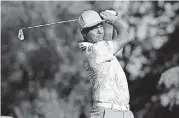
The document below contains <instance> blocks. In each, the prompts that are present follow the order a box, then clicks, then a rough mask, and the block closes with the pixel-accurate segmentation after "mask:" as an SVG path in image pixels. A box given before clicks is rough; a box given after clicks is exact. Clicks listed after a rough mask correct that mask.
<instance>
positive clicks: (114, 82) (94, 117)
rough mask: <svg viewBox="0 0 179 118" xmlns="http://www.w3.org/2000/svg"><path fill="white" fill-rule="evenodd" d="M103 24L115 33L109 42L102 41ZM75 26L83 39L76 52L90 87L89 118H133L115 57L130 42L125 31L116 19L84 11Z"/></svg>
mask: <svg viewBox="0 0 179 118" xmlns="http://www.w3.org/2000/svg"><path fill="white" fill-rule="evenodd" d="M104 21H105V22H106V23H108V24H111V25H113V27H114V28H115V30H116V31H117V36H115V37H114V38H113V39H111V40H110V41H105V40H104V27H103V23H104ZM78 23H79V27H80V30H81V34H82V36H83V38H84V41H83V42H80V43H79V48H80V49H81V53H82V58H83V63H84V65H85V67H86V69H87V71H88V72H89V79H90V80H91V81H92V85H93V86H92V101H93V103H92V110H91V113H90V118H133V117H134V116H133V113H132V112H131V111H130V108H129V90H128V83H127V79H126V75H125V73H124V71H123V69H122V67H121V65H120V63H119V61H118V60H117V58H116V57H115V54H116V53H117V52H118V51H120V50H121V49H122V48H123V47H124V46H125V45H126V44H128V42H129V41H130V40H129V34H128V32H127V29H126V28H125V26H124V25H123V24H122V23H121V20H120V18H118V17H117V16H115V15H113V14H111V13H109V12H105V11H104V12H101V13H100V14H98V13H97V12H96V11H93V10H87V11H84V12H83V13H82V14H81V15H80V17H79V19H78Z"/></svg>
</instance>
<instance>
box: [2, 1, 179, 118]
mask: <svg viewBox="0 0 179 118" xmlns="http://www.w3.org/2000/svg"><path fill="white" fill-rule="evenodd" d="M87 9H93V10H96V11H98V12H99V11H101V10H105V9H114V10H116V11H117V12H118V13H119V16H120V17H121V18H122V19H123V20H124V21H125V23H126V26H127V27H128V30H129V33H130V39H131V40H132V41H131V42H130V44H128V45H127V46H126V47H125V48H124V54H123V57H122V58H121V57H118V59H119V60H120V62H121V64H122V66H123V68H124V70H125V72H126V75H127V78H128V82H129V89H130V93H131V102H130V105H131V109H132V111H133V112H134V115H135V117H136V118H143V117H145V118H169V117H170V118H174V117H175V116H176V114H178V113H177V109H178V102H172V100H173V99H175V100H178V96H177V95H173V98H172V99H167V98H168V97H167V96H168V94H169V91H175V92H171V94H173V93H174V94H175V93H178V84H179V83H177V86H174V87H169V88H168V87H167V86H166V85H167V83H168V81H167V80H165V81H164V80H163V79H161V81H162V82H163V83H165V84H164V88H162V87H161V86H163V85H161V83H159V84H158V81H159V80H160V76H161V74H162V73H163V72H164V71H166V70H167V69H169V68H171V67H175V66H177V65H178V64H179V54H178V52H179V46H178V45H179V41H178V37H179V25H178V24H179V16H178V14H179V2H178V1H175V2H166V1H153V2H148V1H145V2H144V1H143V2H142V1H141V2H139V1H131V2H129V1H128V2H124V1H103V2H102V1H64V2H63V1H51V2H50V1H45V2H43V1H14V2H13V1H2V2H1V78H2V79H1V100H2V101H1V114H2V115H11V116H14V117H15V118H51V117H53V118H86V117H87V116H88V115H89V112H90V108H91V97H90V95H91V90H90V87H91V86H90V82H89V81H88V80H87V73H86V71H85V68H84V67H83V65H82V64H81V63H80V61H79V60H80V56H79V51H78V48H77V43H78V42H79V41H82V36H81V35H80V32H79V30H78V25H77V24H76V23H66V24H59V25H54V26H49V27H41V28H35V29H29V30H24V34H25V40H24V41H20V40H18V39H17V33H18V30H19V29H20V28H22V27H28V26H33V25H39V24H45V23H51V22H57V21H62V20H70V19H76V18H78V16H79V15H80V13H81V12H82V11H83V10H87ZM109 35H110V34H109ZM169 75H170V74H169ZM178 79H179V76H177V77H176V78H175V80H174V81H172V82H173V83H175V82H176V81H179V80H178ZM161 81H159V82H161ZM171 85H172V83H171ZM161 88H162V89H161ZM169 96H170V95H169ZM166 100H168V102H165V101H166ZM167 103H172V104H167Z"/></svg>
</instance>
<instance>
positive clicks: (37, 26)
mask: <svg viewBox="0 0 179 118" xmlns="http://www.w3.org/2000/svg"><path fill="white" fill-rule="evenodd" d="M77 20H78V19H74V20H68V21H60V22H56V23H48V24H43V25H36V26H31V27H27V28H22V29H31V28H37V27H44V26H49V25H55V24H61V23H67V22H73V21H77Z"/></svg>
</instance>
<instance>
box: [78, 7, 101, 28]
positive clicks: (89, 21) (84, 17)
mask: <svg viewBox="0 0 179 118" xmlns="http://www.w3.org/2000/svg"><path fill="white" fill-rule="evenodd" d="M103 21H104V20H102V19H101V17H100V15H99V14H98V13H97V12H96V11H93V10H87V11H84V12H83V13H82V14H81V15H80V17H79V18H78V23H79V26H80V29H81V30H83V29H84V28H88V27H92V26H94V25H97V24H98V23H101V22H103Z"/></svg>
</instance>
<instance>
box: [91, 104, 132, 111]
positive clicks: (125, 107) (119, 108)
mask: <svg viewBox="0 0 179 118" xmlns="http://www.w3.org/2000/svg"><path fill="white" fill-rule="evenodd" d="M94 105H95V106H98V107H104V108H109V109H113V110H120V111H127V110H129V105H127V106H121V105H118V104H111V103H95V104H94Z"/></svg>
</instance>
